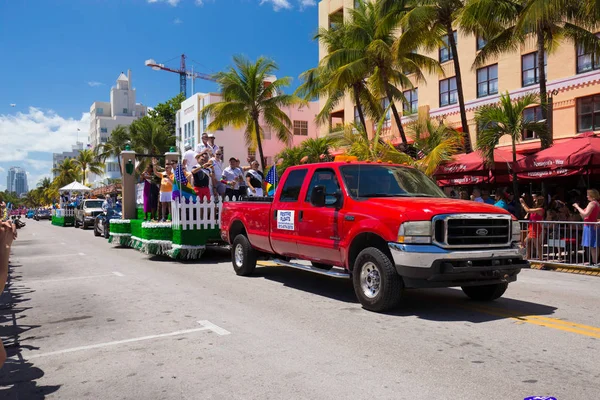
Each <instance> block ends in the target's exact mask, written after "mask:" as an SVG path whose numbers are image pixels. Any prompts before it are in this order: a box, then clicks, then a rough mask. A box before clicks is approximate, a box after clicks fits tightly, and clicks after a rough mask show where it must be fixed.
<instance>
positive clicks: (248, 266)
mask: <svg viewBox="0 0 600 400" xmlns="http://www.w3.org/2000/svg"><path fill="white" fill-rule="evenodd" d="M231 262H232V263H233V270H234V271H235V273H236V274H238V275H242V276H248V275H250V274H252V272H254V268H255V267H256V251H255V250H254V249H253V248H252V245H251V244H250V241H249V240H248V238H247V237H246V236H244V235H237V236H236V237H235V239H234V240H233V246H231Z"/></svg>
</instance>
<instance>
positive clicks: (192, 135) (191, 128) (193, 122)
mask: <svg viewBox="0 0 600 400" xmlns="http://www.w3.org/2000/svg"><path fill="white" fill-rule="evenodd" d="M194 125H195V121H194V120H192V122H190V131H189V132H188V135H190V137H191V138H193V137H194V136H195V135H194V133H195V131H194Z"/></svg>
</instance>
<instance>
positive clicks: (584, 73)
mask: <svg viewBox="0 0 600 400" xmlns="http://www.w3.org/2000/svg"><path fill="white" fill-rule="evenodd" d="M352 7H354V1H353V0H321V2H320V3H319V26H320V27H324V28H327V27H329V26H331V24H332V23H335V21H336V20H339V19H340V18H345V17H346V16H347V14H348V13H347V9H349V8H352ZM345 10H346V11H345ZM483 45H484V43H483V42H482V41H481V40H478V38H476V37H474V36H472V35H466V36H465V35H463V34H462V33H460V32H457V48H458V56H459V61H460V69H461V71H462V80H463V91H464V97H465V108H466V111H467V119H468V123H469V132H470V135H471V141H472V143H473V144H475V141H476V135H477V127H476V124H475V120H474V114H475V111H476V110H477V109H478V108H479V107H481V106H483V105H485V104H491V103H495V102H497V101H498V98H499V93H504V92H507V91H508V93H509V94H510V95H511V97H517V96H519V95H521V94H524V93H527V92H539V84H538V82H539V81H538V69H537V58H536V57H537V52H536V43H535V39H533V38H532V39H531V40H530V41H528V42H527V43H526V44H524V45H522V46H521V48H520V50H519V51H518V52H514V53H506V54H503V55H501V56H500V57H498V58H497V59H495V60H493V61H489V62H488V63H487V65H486V66H484V67H482V68H479V69H474V68H473V60H474V59H475V56H476V54H477V51H478V48H480V47H481V46H483ZM449 54H450V52H449V50H447V49H444V48H442V49H439V50H438V51H434V52H432V53H428V54H426V55H428V56H429V57H431V58H434V59H437V60H439V61H440V62H441V64H442V68H443V70H444V75H432V74H429V75H427V74H426V75H425V76H426V81H425V82H415V81H414V79H413V80H412V83H413V85H414V87H415V89H414V90H412V91H409V90H406V91H405V92H404V94H405V97H407V99H409V100H410V101H411V104H403V105H402V106H403V107H402V108H401V107H398V109H399V110H400V109H403V110H404V115H403V116H402V124H403V125H405V124H407V123H409V122H411V121H412V120H414V119H415V118H416V116H417V115H428V116H429V117H430V118H436V119H443V120H444V121H445V122H446V123H447V124H449V125H451V126H454V127H460V125H461V124H460V111H459V106H458V96H457V93H456V83H455V79H454V76H455V70H454V63H453V61H452V60H451V59H449ZM325 55H326V50H325V49H324V48H323V47H320V49H319V58H320V59H321V58H323V57H324V56H325ZM546 65H547V69H546V75H547V92H549V93H554V96H552V101H553V110H554V111H553V113H552V116H551V118H552V119H551V123H552V129H553V135H554V139H555V141H556V140H560V139H561V138H568V137H572V136H574V135H576V134H578V133H582V132H589V131H592V130H597V131H600V58H597V57H594V56H593V55H592V54H583V51H582V49H578V48H577V46H576V45H575V44H574V43H572V42H564V43H563V44H562V45H561V46H559V47H558V48H557V50H556V51H555V52H554V53H552V54H549V55H547V61H546ZM320 105H321V106H322V101H321V104H320ZM354 108H355V107H354V104H353V103H352V100H351V99H350V97H347V98H346V99H345V101H344V104H343V105H341V104H340V107H339V109H338V110H336V112H334V113H332V115H331V124H332V126H334V127H335V126H336V125H338V124H343V123H348V122H351V121H353V120H355V110H354ZM528 113H531V115H532V116H534V117H535V118H538V119H540V118H541V111H540V109H539V107H534V108H532V109H531V110H528ZM390 117H391V116H388V119H387V120H386V123H385V125H384V126H385V127H386V128H385V134H384V137H385V138H386V139H389V140H393V141H394V142H397V141H398V136H399V133H398V129H397V126H396V123H395V121H394V118H393V117H391V118H390ZM373 125H374V124H373V121H369V122H367V130H369V131H371V132H372V130H373ZM328 129H329V127H327V126H323V127H322V130H321V134H326V133H327V131H328ZM525 136H526V137H525V140H524V141H523V142H522V144H521V145H519V148H518V151H519V152H530V151H535V150H537V149H539V139H538V138H537V137H536V135H535V133H534V132H526V133H525ZM508 144H509V139H508V137H505V138H503V141H502V142H501V143H500V146H503V145H508Z"/></svg>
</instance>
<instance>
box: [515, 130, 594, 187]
mask: <svg viewBox="0 0 600 400" xmlns="http://www.w3.org/2000/svg"><path fill="white" fill-rule="evenodd" d="M593 167H600V137H598V136H596V135H595V134H594V133H593V132H588V133H582V134H580V135H578V136H575V137H574V138H571V139H568V140H565V141H561V142H560V143H555V144H554V145H553V146H552V147H550V148H548V149H545V150H542V151H540V152H538V153H536V154H533V155H531V156H529V157H526V158H524V159H522V160H520V161H518V162H517V165H516V170H517V171H518V172H519V175H518V176H519V177H520V178H523V179H542V178H548V177H556V176H570V175H575V174H579V173H583V172H585V170H586V169H589V168H593Z"/></svg>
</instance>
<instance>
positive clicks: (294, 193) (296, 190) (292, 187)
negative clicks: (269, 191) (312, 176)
mask: <svg viewBox="0 0 600 400" xmlns="http://www.w3.org/2000/svg"><path fill="white" fill-rule="evenodd" d="M307 172H308V171H307V170H306V169H297V170H295V171H292V172H290V174H289V175H288V177H287V179H286V181H285V183H284V184H283V188H282V189H281V196H280V197H279V201H281V202H283V203H290V202H296V201H298V197H300V191H301V190H302V185H303V184H304V178H305V177H306V173H307Z"/></svg>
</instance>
